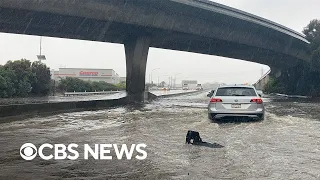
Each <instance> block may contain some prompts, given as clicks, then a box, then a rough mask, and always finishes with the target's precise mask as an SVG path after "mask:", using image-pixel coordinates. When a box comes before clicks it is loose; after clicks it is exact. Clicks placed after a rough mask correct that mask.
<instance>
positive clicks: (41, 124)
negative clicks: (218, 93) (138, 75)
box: [0, 93, 320, 180]
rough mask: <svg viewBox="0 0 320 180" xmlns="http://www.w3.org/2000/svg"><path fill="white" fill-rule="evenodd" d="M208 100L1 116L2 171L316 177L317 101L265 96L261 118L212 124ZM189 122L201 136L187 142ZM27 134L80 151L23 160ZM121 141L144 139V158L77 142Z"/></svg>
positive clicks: (13, 175) (7, 175) (6, 174)
mask: <svg viewBox="0 0 320 180" xmlns="http://www.w3.org/2000/svg"><path fill="white" fill-rule="evenodd" d="M208 101H209V99H208V98H207V97H206V94H205V93H200V94H193V95H184V96H177V97H172V98H166V99H160V100H158V101H153V102H151V103H147V104H145V105H143V106H140V107H134V106H127V107H119V108H114V109H107V110H99V111H85V112H76V113H64V114H59V115H54V116H50V117H35V118H30V119H21V121H14V122H8V123H2V124H1V126H0V142H1V146H0V179H61V178H68V179H129V178H130V179H252V180H254V179H320V170H319V169H320V156H319V154H320V141H319V140H320V132H319V129H320V121H319V119H320V117H319V112H320V106H319V103H317V102H311V101H308V100H304V101H302V102H301V101H300V100H298V99H293V100H288V99H285V100H284V99H272V98H265V99H264V101H265V105H266V116H265V120H264V121H260V122H230V123H219V124H217V123H213V122H211V121H210V120H208V118H207V110H206V106H207V103H208ZM190 129H191V130H195V131H199V132H200V135H201V137H202V139H203V140H204V141H206V142H207V143H206V144H203V145H188V144H185V135H186V133H187V131H188V130H190ZM27 142H30V143H33V144H34V145H36V146H37V147H39V146H40V145H41V144H44V143H50V144H59V143H61V144H66V145H68V144H70V143H76V144H78V145H79V153H80V156H79V158H78V159H76V160H68V159H65V160H54V159H51V160H43V159H41V158H40V157H38V156H37V157H36V158H35V159H33V160H31V161H26V160H23V159H22V158H21V157H20V154H19V150H20V147H21V145H22V144H24V143H27ZM124 143H125V144H128V145H131V144H139V143H144V144H146V145H147V147H146V148H145V150H146V152H147V155H148V156H147V158H146V159H145V160H137V159H135V158H132V159H131V160H127V159H122V160H118V159H116V158H113V159H112V160H95V159H93V158H89V159H87V160H86V159H84V158H83V152H82V150H81V148H80V146H82V145H83V144H90V145H92V147H94V144H124ZM111 154H114V152H113V151H111ZM113 157H115V156H113Z"/></svg>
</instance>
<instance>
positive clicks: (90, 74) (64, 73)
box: [52, 68, 120, 84]
mask: <svg viewBox="0 0 320 180" xmlns="http://www.w3.org/2000/svg"><path fill="white" fill-rule="evenodd" d="M52 74H53V75H52V79H54V80H56V81H59V80H60V79H62V78H66V77H75V78H79V79H82V80H85V81H104V82H107V83H111V84H118V83H120V77H119V75H118V74H117V73H116V72H115V71H114V70H113V69H86V68H59V71H54V72H53V73H52Z"/></svg>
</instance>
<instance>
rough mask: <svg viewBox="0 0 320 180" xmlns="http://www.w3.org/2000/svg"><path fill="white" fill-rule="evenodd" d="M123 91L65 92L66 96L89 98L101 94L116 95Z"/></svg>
mask: <svg viewBox="0 0 320 180" xmlns="http://www.w3.org/2000/svg"><path fill="white" fill-rule="evenodd" d="M118 92H121V91H94V92H65V93H64V94H63V95H64V96H89V95H101V94H115V93H118Z"/></svg>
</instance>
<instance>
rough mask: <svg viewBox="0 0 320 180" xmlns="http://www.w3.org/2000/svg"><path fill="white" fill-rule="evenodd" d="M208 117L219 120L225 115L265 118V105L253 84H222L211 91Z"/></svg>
mask: <svg viewBox="0 0 320 180" xmlns="http://www.w3.org/2000/svg"><path fill="white" fill-rule="evenodd" d="M208 96H210V98H211V99H210V102H209V105H208V117H209V119H211V120H217V119H221V118H224V117H249V118H254V119H258V120H263V119H264V105H263V101H262V99H261V97H260V96H259V95H258V93H257V91H256V89H255V88H254V87H253V86H248V85H240V86H237V85H232V86H220V87H218V88H217V89H216V90H215V91H214V92H213V93H211V94H210V93H209V94H208Z"/></svg>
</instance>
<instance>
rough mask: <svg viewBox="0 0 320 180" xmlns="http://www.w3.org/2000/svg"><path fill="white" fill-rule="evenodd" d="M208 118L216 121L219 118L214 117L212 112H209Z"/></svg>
mask: <svg viewBox="0 0 320 180" xmlns="http://www.w3.org/2000/svg"><path fill="white" fill-rule="evenodd" d="M208 119H210V120H211V121H213V122H215V121H216V120H217V119H216V118H214V117H212V114H211V113H208Z"/></svg>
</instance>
